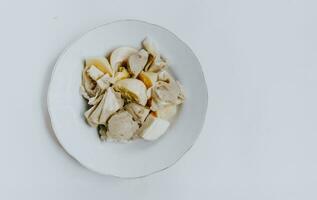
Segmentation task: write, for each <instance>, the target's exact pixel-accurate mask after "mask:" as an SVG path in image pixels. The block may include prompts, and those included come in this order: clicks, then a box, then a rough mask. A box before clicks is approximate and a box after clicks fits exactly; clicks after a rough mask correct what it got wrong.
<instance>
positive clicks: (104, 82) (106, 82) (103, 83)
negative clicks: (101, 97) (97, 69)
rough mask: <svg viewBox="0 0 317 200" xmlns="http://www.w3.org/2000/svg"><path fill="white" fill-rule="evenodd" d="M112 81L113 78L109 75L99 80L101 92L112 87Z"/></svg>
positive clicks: (98, 84)
mask: <svg viewBox="0 0 317 200" xmlns="http://www.w3.org/2000/svg"><path fill="white" fill-rule="evenodd" d="M111 79H112V78H111V77H110V76H109V74H105V75H103V76H102V77H101V78H99V79H98V80H97V86H98V87H99V88H100V89H101V90H105V89H108V88H109V87H110V84H111Z"/></svg>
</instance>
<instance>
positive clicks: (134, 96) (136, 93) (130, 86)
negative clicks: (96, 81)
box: [114, 78, 147, 106]
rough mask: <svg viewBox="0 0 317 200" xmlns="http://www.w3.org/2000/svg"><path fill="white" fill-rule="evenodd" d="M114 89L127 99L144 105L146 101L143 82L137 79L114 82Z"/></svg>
mask: <svg viewBox="0 0 317 200" xmlns="http://www.w3.org/2000/svg"><path fill="white" fill-rule="evenodd" d="M114 89H115V90H116V91H118V92H120V93H121V95H122V96H123V98H126V99H128V100H129V101H132V102H136V103H139V104H140V105H143V106H144V105H145V104H146V102H147V96H146V87H145V85H144V83H143V82H142V81H140V80H138V79H131V78H128V79H123V80H120V81H117V82H116V83H115V84H114Z"/></svg>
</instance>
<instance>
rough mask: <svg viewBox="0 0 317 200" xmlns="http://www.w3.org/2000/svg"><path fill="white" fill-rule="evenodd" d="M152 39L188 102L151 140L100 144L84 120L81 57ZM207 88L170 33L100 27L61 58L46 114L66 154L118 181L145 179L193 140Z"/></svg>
mask: <svg viewBox="0 0 317 200" xmlns="http://www.w3.org/2000/svg"><path fill="white" fill-rule="evenodd" d="M146 36H149V37H151V38H152V39H153V40H154V41H155V42H156V43H157V44H158V49H159V50H160V52H161V53H162V55H163V56H164V57H166V58H167V59H168V62H169V64H170V66H171V67H170V68H171V70H172V72H173V73H174V75H175V77H176V78H177V79H178V80H180V82H181V83H182V84H183V86H184V88H185V93H186V97H187V99H186V101H185V103H184V104H183V105H182V106H181V109H180V111H179V114H178V116H177V119H176V120H175V121H174V122H173V123H172V125H171V127H170V128H169V130H168V132H167V133H166V134H165V135H164V136H163V137H161V138H160V139H159V140H157V141H155V142H146V141H142V140H138V141H134V142H131V143H128V144H118V143H108V142H101V141H100V140H99V138H98V134H97V131H96V129H95V128H92V127H89V126H88V125H87V124H86V122H85V119H84V117H83V113H84V111H85V110H86V103H85V101H84V99H83V98H82V97H81V95H80V92H79V86H80V83H81V72H82V69H83V63H84V59H85V58H87V57H89V56H103V55H106V54H108V53H109V52H110V51H111V50H113V49H114V48H116V47H119V46H126V45H129V46H134V47H140V45H141V41H142V40H143V39H144V38H145V37H146ZM207 99H208V96H207V86H206V82H205V79H204V75H203V72H202V69H201V66H200V64H199V61H198V59H197V58H196V56H195V55H194V53H193V52H192V51H191V49H190V48H189V47H188V46H187V45H186V44H185V43H184V42H182V41H181V40H180V39H179V38H177V37H176V36H175V35H174V34H173V33H171V32H170V31H168V30H166V29H164V28H162V27H159V26H157V25H153V24H149V23H146V22H141V21H136V20H123V21H116V22H113V23H110V24H106V25H102V26H99V27H97V28H95V29H93V30H91V31H89V32H87V33H86V34H84V35H83V36H82V37H81V38H79V39H78V40H76V41H75V42H74V43H73V44H71V45H70V46H69V47H68V48H67V49H66V50H65V51H64V52H63V53H62V54H61V56H60V57H59V59H58V61H57V63H56V65H55V68H54V72H53V74H52V79H51V83H50V87H49V91H48V110H49V113H50V117H51V122H52V126H53V129H54V131H55V134H56V136H57V138H58V140H59V142H60V143H61V145H62V146H63V147H64V148H65V150H66V151H67V152H68V153H69V154H70V155H71V156H72V157H74V158H75V159H76V160H77V161H78V162H80V163H81V164H82V165H84V166H85V167H87V168H88V169H91V170H93V171H95V172H98V173H101V174H106V175H113V176H117V177H125V178H133V177H142V176H146V175H149V174H152V173H155V172H158V171H161V170H163V169H166V168H168V167H169V166H171V165H172V164H174V163H175V162H176V161H177V160H178V159H180V158H181V157H182V156H183V155H184V154H185V152H186V151H188V150H189V149H190V147H191V146H192V145H193V143H194V142H195V140H196V138H197V137H198V135H199V133H200V131H201V129H202V126H203V123H204V119H205V114H206V111H207V103H208V100H207Z"/></svg>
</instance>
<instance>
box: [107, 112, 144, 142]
mask: <svg viewBox="0 0 317 200" xmlns="http://www.w3.org/2000/svg"><path fill="white" fill-rule="evenodd" d="M138 128H139V125H138V123H137V122H135V121H133V119H132V116H131V115H130V114H129V113H128V112H127V111H121V112H118V113H116V114H114V115H113V116H112V117H111V118H110V119H109V122H108V132H107V136H108V137H109V138H111V139H114V140H118V141H122V140H123V141H124V140H129V139H131V138H132V137H133V135H134V133H135V132H136V130H138Z"/></svg>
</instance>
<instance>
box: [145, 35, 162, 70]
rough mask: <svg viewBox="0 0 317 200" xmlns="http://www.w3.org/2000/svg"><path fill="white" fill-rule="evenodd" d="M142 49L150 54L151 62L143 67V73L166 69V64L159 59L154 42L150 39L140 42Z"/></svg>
mask: <svg viewBox="0 0 317 200" xmlns="http://www.w3.org/2000/svg"><path fill="white" fill-rule="evenodd" d="M142 44H143V46H144V48H145V49H146V50H147V51H148V52H149V53H150V54H151V58H150V59H151V60H150V62H148V64H147V65H146V67H145V71H150V72H158V71H160V70H161V69H163V68H164V67H166V62H165V61H164V60H163V59H162V58H161V56H160V53H159V52H158V50H157V49H156V46H155V44H154V42H153V41H152V40H151V39H150V38H145V40H143V42H142Z"/></svg>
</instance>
